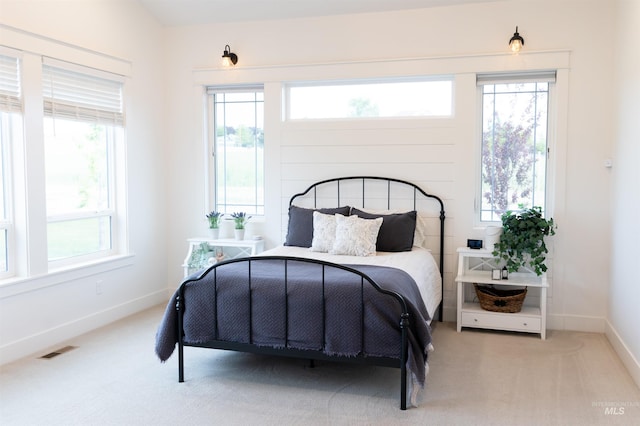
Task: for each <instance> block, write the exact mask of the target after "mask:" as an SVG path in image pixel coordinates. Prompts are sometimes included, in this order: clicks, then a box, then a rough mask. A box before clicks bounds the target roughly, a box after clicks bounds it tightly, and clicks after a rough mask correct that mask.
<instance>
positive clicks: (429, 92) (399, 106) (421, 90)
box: [287, 79, 453, 120]
mask: <svg viewBox="0 0 640 426" xmlns="http://www.w3.org/2000/svg"><path fill="white" fill-rule="evenodd" d="M287 92H288V103H287V107H288V115H287V116H288V118H289V119H291V120H298V119H335V118H370V117H438V116H440V117H442V116H451V115H452V102H453V101H452V99H453V81H452V80H451V79H446V80H417V81H415V80H409V81H387V82H384V81H377V82H346V83H342V84H336V83H326V84H317V83H316V84H291V85H289V87H288V91H287Z"/></svg>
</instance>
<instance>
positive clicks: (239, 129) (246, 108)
mask: <svg viewBox="0 0 640 426" xmlns="http://www.w3.org/2000/svg"><path fill="white" fill-rule="evenodd" d="M208 93H209V101H210V102H209V108H210V114H209V116H210V121H212V123H213V125H212V126H210V128H211V132H210V135H209V139H210V149H211V152H212V166H213V167H210V169H212V172H210V180H211V181H213V182H214V184H213V185H211V188H212V190H213V193H212V194H210V196H211V197H212V200H213V202H211V205H212V206H213V207H212V208H213V209H214V210H216V211H219V212H222V213H224V214H227V215H228V214H231V213H233V212H246V213H248V214H251V215H263V214H264V92H263V89H262V87H243V88H228V87H227V88H209V89H208Z"/></svg>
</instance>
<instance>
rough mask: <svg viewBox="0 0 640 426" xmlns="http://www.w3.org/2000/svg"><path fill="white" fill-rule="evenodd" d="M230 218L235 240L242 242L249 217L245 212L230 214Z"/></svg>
mask: <svg viewBox="0 0 640 426" xmlns="http://www.w3.org/2000/svg"><path fill="white" fill-rule="evenodd" d="M231 217H232V218H233V222H234V228H235V229H234V232H235V236H236V240H244V228H245V226H246V224H247V222H248V221H249V219H251V216H247V214H246V213H245V212H235V213H231Z"/></svg>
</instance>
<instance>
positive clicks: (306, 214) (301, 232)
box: [284, 206, 351, 247]
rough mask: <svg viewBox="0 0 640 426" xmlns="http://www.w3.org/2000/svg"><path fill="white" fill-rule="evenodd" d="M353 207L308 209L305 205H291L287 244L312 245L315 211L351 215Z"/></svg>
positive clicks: (285, 243) (285, 242)
mask: <svg viewBox="0 0 640 426" xmlns="http://www.w3.org/2000/svg"><path fill="white" fill-rule="evenodd" d="M350 210H351V207H349V206H345V207H336V208H324V209H306V208H304V207H298V206H291V207H289V225H288V228H287V238H286V239H285V241H284V245H285V246H297V247H311V241H313V212H314V211H318V212H320V213H324V214H336V213H340V214H341V215H344V216H349V211H350Z"/></svg>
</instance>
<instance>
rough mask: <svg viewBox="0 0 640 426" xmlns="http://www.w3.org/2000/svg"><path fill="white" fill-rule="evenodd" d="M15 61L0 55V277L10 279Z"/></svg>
mask: <svg viewBox="0 0 640 426" xmlns="http://www.w3.org/2000/svg"><path fill="white" fill-rule="evenodd" d="M19 64H20V62H19V60H18V59H17V58H15V57H10V56H4V55H0V277H7V276H10V275H12V273H13V268H14V257H15V253H14V250H13V247H14V245H13V240H14V238H15V237H14V222H13V198H12V196H11V195H12V181H11V176H12V173H11V161H10V160H11V146H12V145H13V142H14V141H15V140H16V139H21V138H22V99H21V88H20V69H19Z"/></svg>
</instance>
